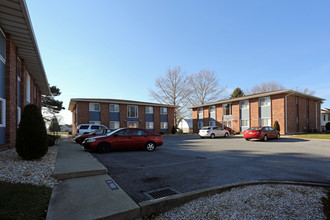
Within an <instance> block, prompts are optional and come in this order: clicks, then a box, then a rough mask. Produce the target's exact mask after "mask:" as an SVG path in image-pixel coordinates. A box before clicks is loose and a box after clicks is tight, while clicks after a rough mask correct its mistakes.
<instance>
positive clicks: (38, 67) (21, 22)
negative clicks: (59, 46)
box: [0, 0, 51, 95]
mask: <svg viewBox="0 0 330 220" xmlns="http://www.w3.org/2000/svg"><path fill="white" fill-rule="evenodd" d="M1 7H2V10H8V13H7V12H6V13H2V14H1V19H0V20H1V24H0V26H1V29H2V30H3V32H4V33H5V34H8V35H10V39H11V40H12V42H13V43H14V44H15V46H16V47H17V56H18V57H19V58H21V59H22V60H24V63H25V65H26V69H27V71H28V72H29V74H30V75H31V76H32V77H33V78H34V80H35V83H36V84H37V85H38V88H39V90H40V91H41V93H42V94H45V95H50V94H51V92H50V88H49V84H48V80H47V76H46V73H45V69H44V66H43V63H42V60H41V56H40V51H39V48H38V44H37V40H36V37H35V34H34V30H33V27H32V22H31V19H30V15H29V11H28V8H27V5H26V1H25V0H15V1H8V2H1ZM13 12H15V13H13ZM6 37H8V36H6Z"/></svg>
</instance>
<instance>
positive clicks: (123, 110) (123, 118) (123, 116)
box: [119, 104, 127, 128]
mask: <svg viewBox="0 0 330 220" xmlns="http://www.w3.org/2000/svg"><path fill="white" fill-rule="evenodd" d="M119 120H120V127H121V128H126V127H127V105H126V104H119Z"/></svg>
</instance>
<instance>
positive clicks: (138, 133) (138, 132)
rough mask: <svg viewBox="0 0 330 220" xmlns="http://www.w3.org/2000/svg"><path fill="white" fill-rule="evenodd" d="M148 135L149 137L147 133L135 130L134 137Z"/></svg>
mask: <svg viewBox="0 0 330 220" xmlns="http://www.w3.org/2000/svg"><path fill="white" fill-rule="evenodd" d="M146 135H148V133H147V132H145V131H144V130H140V129H133V136H146Z"/></svg>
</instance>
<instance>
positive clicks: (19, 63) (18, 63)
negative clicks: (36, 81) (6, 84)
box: [17, 57, 21, 80]
mask: <svg viewBox="0 0 330 220" xmlns="http://www.w3.org/2000/svg"><path fill="white" fill-rule="evenodd" d="M17 78H18V80H21V60H20V59H19V58H18V57H17Z"/></svg>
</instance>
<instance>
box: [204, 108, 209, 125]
mask: <svg viewBox="0 0 330 220" xmlns="http://www.w3.org/2000/svg"><path fill="white" fill-rule="evenodd" d="M209 116H210V115H209V106H206V107H203V126H208V125H209V121H210V119H209Z"/></svg>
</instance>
